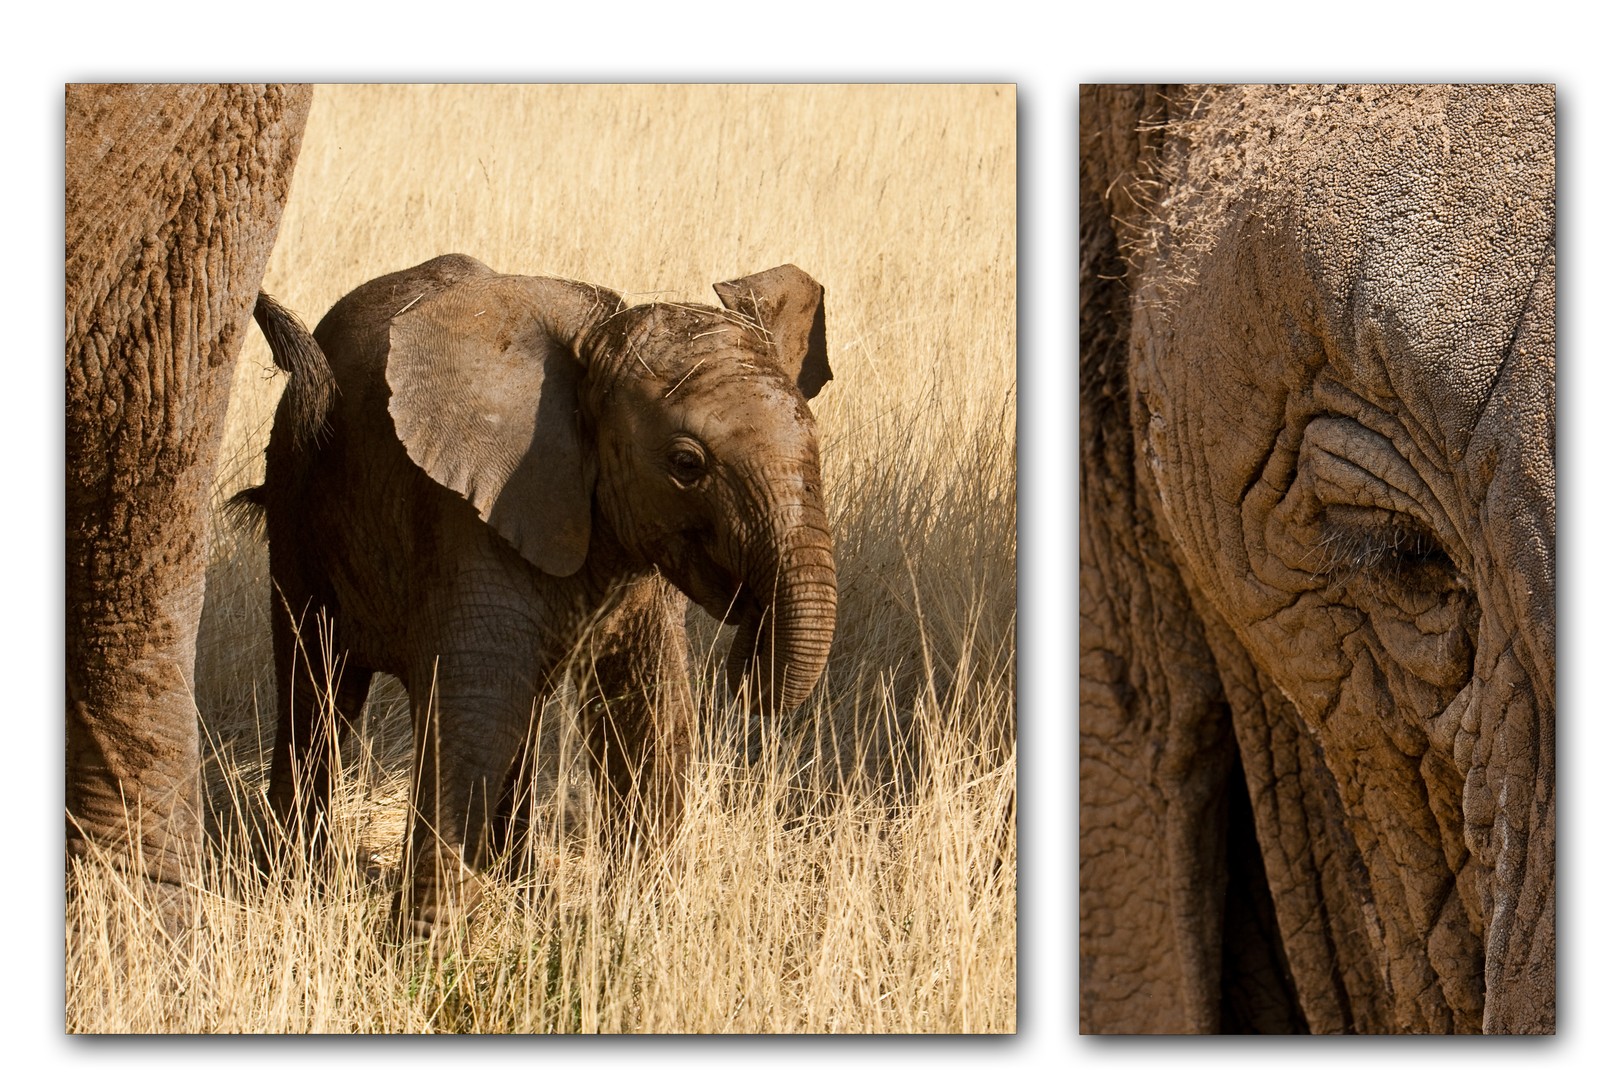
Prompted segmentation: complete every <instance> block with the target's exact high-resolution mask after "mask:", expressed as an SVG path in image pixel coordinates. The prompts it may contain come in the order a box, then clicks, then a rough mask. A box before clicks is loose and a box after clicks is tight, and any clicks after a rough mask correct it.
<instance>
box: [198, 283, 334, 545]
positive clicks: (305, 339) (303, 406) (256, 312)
mask: <svg viewBox="0 0 1621 1080" xmlns="http://www.w3.org/2000/svg"><path fill="white" fill-rule="evenodd" d="M253 319H254V321H255V322H257V323H258V324H259V329H260V330H261V331H262V332H263V333H264V335H265V340H266V341H267V342H269V343H270V355H271V356H272V357H273V358H274V359H275V361H276V366H277V367H279V368H281V369H282V370H283V371H285V372H286V373H287V376H288V378H287V390H286V391H285V393H284V394H283V396H282V403H281V407H280V408H279V409H278V410H277V412H276V425H277V427H278V428H279V427H280V426H281V425H282V424H286V425H287V426H288V430H289V432H290V434H291V435H292V441H293V449H294V451H295V452H296V454H297V456H299V457H303V456H305V452H306V451H309V450H313V449H314V448H315V447H317V446H319V445H320V443H321V439H322V437H323V436H324V435H325V433H326V430H327V418H328V417H329V416H330V415H331V413H332V405H333V403H334V402H335V401H336V400H337V396H338V383H337V380H336V379H335V378H333V375H332V366H331V365H330V364H328V363H327V359H326V354H325V353H323V352H322V351H321V346H320V345H319V344H318V343H317V342H316V340H315V338H314V336H312V335H311V334H310V332H309V330H307V329H305V327H304V324H303V323H302V322H300V321H299V318H298V316H297V315H294V314H293V313H292V312H291V311H288V310H287V309H286V308H285V307H283V306H282V305H281V304H279V303H277V302H276V301H275V299H274V298H272V297H270V296H267V295H266V294H264V293H260V294H259V300H258V302H257V303H256V304H254V305H253ZM268 502H269V496H268V494H267V492H266V490H265V486H264V485H263V484H261V485H259V486H258V487H251V488H248V489H247V490H246V491H240V492H238V493H237V494H235V495H233V496H232V497H231V498H230V499H229V500H228V501H227V502H226V504H225V516H226V520H227V522H228V523H229V524H230V525H231V526H232V527H233V528H234V529H236V530H237V531H239V532H252V533H261V534H262V532H263V530H264V524H265V507H266V506H267V505H268Z"/></svg>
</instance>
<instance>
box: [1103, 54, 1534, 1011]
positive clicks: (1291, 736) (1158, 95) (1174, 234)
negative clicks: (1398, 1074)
mask: <svg viewBox="0 0 1621 1080" xmlns="http://www.w3.org/2000/svg"><path fill="white" fill-rule="evenodd" d="M1080 166H1081V170H1080V171H1081V208H1080V209H1081V270H1082V274H1081V297H1080V299H1081V306H1080V311H1081V327H1080V329H1081V335H1080V337H1081V357H1080V362H1081V387H1082V392H1081V401H1080V435H1081V500H1080V502H1081V521H1080V533H1081V552H1080V573H1081V654H1080V665H1081V716H1080V725H1081V760H1080V770H1081V775H1080V794H1081V808H1080V809H1081V813H1080V822H1081V882H1082V888H1081V977H1082V986H1081V995H1082V1018H1081V1019H1082V1025H1083V1028H1084V1029H1085V1030H1087V1031H1094V1032H1176V1031H1200V1032H1215V1031H1257V1032H1288V1031H1313V1032H1479V1031H1487V1032H1527V1033H1529V1032H1551V1031H1552V1030H1553V1026H1554V988H1555V980H1554V955H1555V953H1554V550H1555V513H1554V510H1555V505H1554V94H1553V89H1552V88H1551V87H1547V86H1446V85H1431V86H1335V87H1321V86H1297V87H1290V86H1208V87H1190V86H1087V87H1084V88H1083V89H1082V96H1081V162H1080Z"/></svg>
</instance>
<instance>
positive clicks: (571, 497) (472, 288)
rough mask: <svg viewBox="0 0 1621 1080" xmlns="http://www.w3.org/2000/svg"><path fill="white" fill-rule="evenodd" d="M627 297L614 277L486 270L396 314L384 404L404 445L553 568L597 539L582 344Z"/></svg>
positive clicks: (572, 565)
mask: <svg viewBox="0 0 1621 1080" xmlns="http://www.w3.org/2000/svg"><path fill="white" fill-rule="evenodd" d="M419 299H420V298H419ZM618 307H619V298H618V297H617V296H615V295H614V294H612V293H610V292H608V291H607V290H606V289H596V288H594V287H592V286H589V285H581V284H578V283H576V282H572V281H559V280H554V279H550V278H534V277H517V276H501V275H493V274H491V275H487V276H480V277H475V278H472V279H471V280H468V281H463V282H460V283H458V284H455V285H453V286H451V287H449V288H447V289H443V290H441V291H439V292H437V293H434V294H433V295H430V296H428V297H427V298H425V299H421V302H420V303H415V302H414V303H413V304H410V305H407V310H402V311H401V312H400V313H399V314H398V315H396V316H395V317H394V319H393V320H392V322H390V324H389V331H388V340H389V348H388V362H387V367H386V369H385V371H386V377H387V380H388V386H389V392H390V396H389V402H388V411H389V415H390V416H392V417H393V419H394V431H395V433H396V434H397V435H398V436H399V438H400V443H401V444H402V445H403V446H404V447H405V451H406V453H407V454H409V455H410V456H411V460H412V461H414V462H416V464H417V465H418V466H420V467H421V469H422V470H423V472H425V473H427V474H428V476H429V477H431V478H432V479H433V480H434V481H435V482H436V483H439V484H442V485H444V486H445V487H447V488H449V489H450V490H452V491H454V492H456V493H457V494H459V495H462V496H463V497H465V498H466V499H467V501H468V502H470V503H472V504H473V507H474V508H475V509H476V510H477V511H478V515H479V517H481V518H483V519H484V520H485V521H486V522H488V523H489V525H490V527H491V528H493V529H494V530H495V531H496V532H497V533H499V534H500V535H501V536H502V537H503V538H504V539H505V540H506V541H507V542H508V543H509V544H511V545H512V546H513V547H514V548H515V549H517V551H518V553H519V554H520V555H522V556H523V557H524V558H525V559H527V560H529V562H531V563H533V564H534V565H536V566H538V567H540V569H542V570H544V571H545V572H546V573H548V574H552V575H554V576H557V577H567V576H569V575H570V574H573V573H574V572H576V571H577V570H579V568H580V566H581V565H582V564H583V563H584V562H585V557H586V554H587V550H588V547H589V545H590V541H591V499H592V490H593V488H594V487H595V482H596V458H595V456H594V454H593V453H592V452H591V450H590V448H589V446H587V445H586V443H585V440H584V438H583V433H582V431H581V429H580V417H579V408H580V405H579V384H580V381H581V379H583V378H584V368H583V367H582V366H581V363H580V359H579V348H580V342H581V341H582V340H583V338H584V337H585V335H586V333H587V332H589V330H590V328H591V327H593V326H595V325H596V324H597V322H599V321H600V320H601V319H603V318H604V317H606V316H607V315H609V314H611V313H612V312H613V311H614V310H615V309H617V308H618Z"/></svg>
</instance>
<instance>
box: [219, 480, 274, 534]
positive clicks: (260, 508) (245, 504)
mask: <svg viewBox="0 0 1621 1080" xmlns="http://www.w3.org/2000/svg"><path fill="white" fill-rule="evenodd" d="M225 523H226V524H227V525H228V526H229V527H230V530H231V531H232V532H233V533H237V534H239V535H244V536H253V537H256V538H258V539H261V540H262V539H264V535H265V486H264V485H263V484H260V485H259V486H258V487H250V488H247V489H245V490H243V491H239V492H237V493H236V494H235V495H232V496H231V497H230V498H229V499H226V500H225Z"/></svg>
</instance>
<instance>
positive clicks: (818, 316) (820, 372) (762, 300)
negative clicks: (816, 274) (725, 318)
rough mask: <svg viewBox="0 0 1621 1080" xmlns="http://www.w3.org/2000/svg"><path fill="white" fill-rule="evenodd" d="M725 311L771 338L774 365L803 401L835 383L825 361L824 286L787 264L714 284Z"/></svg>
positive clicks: (830, 369)
mask: <svg viewBox="0 0 1621 1080" xmlns="http://www.w3.org/2000/svg"><path fill="white" fill-rule="evenodd" d="M714 288H715V294H716V295H717V296H719V297H720V302H721V303H722V304H723V305H724V306H725V307H726V310H728V311H735V312H736V313H737V314H739V315H741V316H743V317H744V318H745V319H749V320H751V321H752V322H755V323H758V324H759V325H760V326H761V327H762V328H763V329H764V330H765V331H766V333H767V334H768V335H769V336H770V338H771V342H772V344H773V345H774V346H775V348H776V351H777V362H778V363H779V364H780V365H781V366H782V370H783V371H784V373H786V374H787V376H788V378H789V379H791V380H793V382H794V385H796V386H798V387H799V392H800V393H801V394H804V395H805V398H806V400H809V399H811V398H813V397H815V396H816V393H817V391H819V390H821V389H822V387H823V386H824V385H826V384H827V383H828V382H829V381H831V380H832V378H833V369H832V368H831V367H829V366H828V362H827V326H826V323H825V321H824V318H823V314H822V286H821V285H819V284H818V283H817V281H816V279H815V278H813V277H811V276H810V275H809V274H807V273H805V271H803V270H801V269H800V268H799V267H797V266H793V265H791V264H784V265H782V266H779V267H777V268H775V269H773V270H762V271H761V272H760V273H758V274H750V275H749V276H748V277H745V278H738V279H737V280H736V281H722V282H719V283H718V284H716V285H715V287H714Z"/></svg>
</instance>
